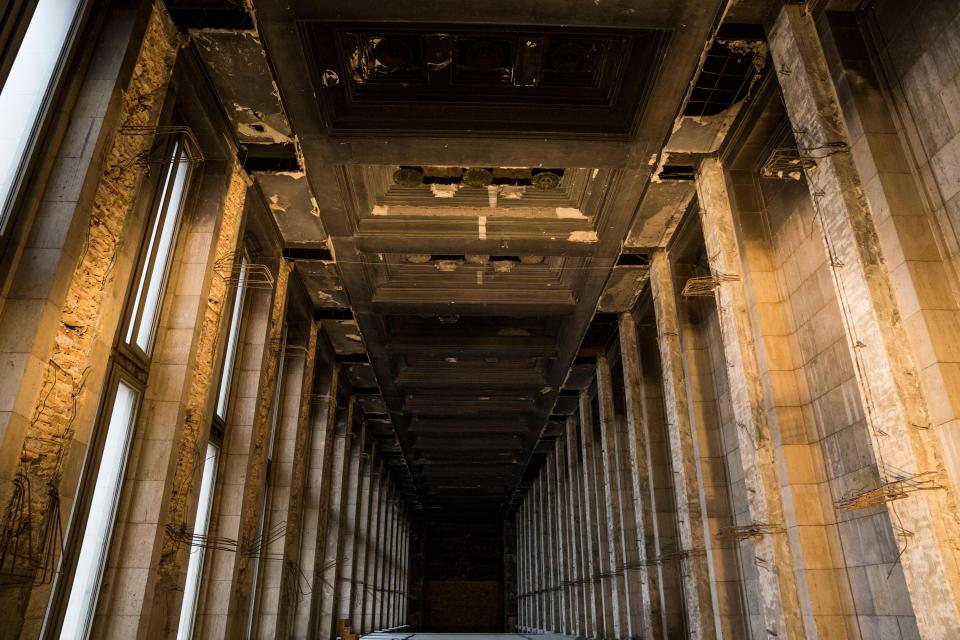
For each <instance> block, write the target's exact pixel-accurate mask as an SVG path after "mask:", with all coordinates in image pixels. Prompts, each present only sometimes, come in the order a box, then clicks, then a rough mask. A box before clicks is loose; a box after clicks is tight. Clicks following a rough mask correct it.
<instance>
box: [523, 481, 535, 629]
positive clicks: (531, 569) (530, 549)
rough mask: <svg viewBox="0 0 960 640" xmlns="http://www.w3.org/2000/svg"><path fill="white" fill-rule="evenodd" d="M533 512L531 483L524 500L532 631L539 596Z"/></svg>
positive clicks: (528, 627)
mask: <svg viewBox="0 0 960 640" xmlns="http://www.w3.org/2000/svg"><path fill="white" fill-rule="evenodd" d="M533 511H534V493H533V484H532V483H531V485H530V488H529V489H528V490H527V497H526V500H524V531H525V532H526V533H525V536H526V547H527V569H526V574H527V578H526V581H527V586H526V593H527V595H526V609H527V614H526V623H525V624H526V629H527V631H530V630H532V629H534V628H536V620H537V611H536V609H537V596H536V594H535V591H536V589H537V583H536V554H535V551H534V548H535V544H536V538H535V536H534V534H535V532H536V527H535V526H534V522H533Z"/></svg>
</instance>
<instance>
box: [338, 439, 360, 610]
mask: <svg viewBox="0 0 960 640" xmlns="http://www.w3.org/2000/svg"><path fill="white" fill-rule="evenodd" d="M351 426H352V425H351ZM364 432H365V425H360V432H359V433H355V432H352V433H351V444H350V457H349V465H348V467H347V474H346V478H345V479H344V482H345V483H346V486H345V487H344V503H343V504H344V507H343V509H341V510H340V545H339V546H340V551H339V554H338V557H337V582H336V585H335V587H336V600H335V602H336V610H335V611H336V613H335V616H334V624H336V623H337V622H339V621H341V620H346V621H348V622H349V620H350V612H351V608H352V607H351V604H352V603H351V597H352V596H353V582H354V580H355V579H356V573H355V565H354V550H355V549H356V544H357V516H358V515H359V506H360V505H359V502H360V501H359V499H358V498H359V495H358V494H359V492H360V467H361V466H362V463H363V457H364V444H365V443H364V440H365V438H364V435H365V433H364Z"/></svg>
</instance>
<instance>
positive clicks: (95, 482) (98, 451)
mask: <svg viewBox="0 0 960 640" xmlns="http://www.w3.org/2000/svg"><path fill="white" fill-rule="evenodd" d="M160 151H161V155H160V157H161V158H163V159H164V164H163V166H162V170H161V171H159V172H158V173H159V174H160V175H159V179H158V186H157V189H156V191H155V198H154V201H153V204H152V211H153V212H154V215H153V217H152V219H151V220H150V221H149V222H148V224H147V227H148V228H147V231H146V234H145V239H144V241H143V247H142V248H141V252H140V253H141V259H140V263H139V264H140V268H139V270H138V271H137V273H136V275H135V277H134V285H135V287H134V288H133V289H132V290H131V292H130V294H129V296H128V300H130V301H131V304H130V305H129V306H128V320H127V322H125V323H124V324H123V325H122V326H121V327H120V330H119V336H118V343H119V344H118V345H117V348H116V349H115V350H114V352H113V354H112V356H113V358H112V360H113V362H114V367H113V371H114V373H113V375H112V376H111V379H110V383H109V384H107V385H106V387H105V389H106V391H105V395H104V398H105V400H106V402H105V404H104V406H103V409H102V410H101V418H100V423H99V425H98V427H97V428H96V429H95V430H94V435H95V440H94V441H93V442H94V443H95V444H94V446H93V448H92V449H91V450H90V452H89V454H88V462H87V465H88V468H85V469H84V472H83V473H84V479H83V481H82V482H81V485H80V489H79V491H78V492H77V501H76V506H75V508H74V514H73V516H72V518H71V524H70V532H69V533H68V539H67V545H68V547H70V548H71V552H70V553H64V554H63V556H62V558H61V562H62V563H63V564H62V566H61V569H60V573H61V574H62V576H63V580H64V582H63V583H62V585H58V586H57V587H55V588H54V589H53V590H52V592H51V598H52V603H51V606H50V608H49V609H48V616H47V620H46V622H45V624H46V625H47V627H48V628H49V629H50V630H51V631H50V632H49V633H50V634H52V635H54V636H55V635H56V634H57V633H59V637H60V638H61V639H62V640H66V639H70V640H73V639H78V640H79V639H83V638H86V637H88V635H89V634H90V629H91V626H92V623H93V618H94V613H95V612H96V608H97V599H98V596H99V591H100V582H101V578H102V575H103V568H104V566H105V565H106V561H107V555H108V550H109V548H110V538H111V534H112V532H113V527H114V521H115V520H116V517H117V511H118V508H119V501H120V492H121V489H122V487H123V484H124V474H125V471H126V466H127V458H128V454H129V449H130V443H131V441H132V439H133V433H134V429H135V425H136V422H137V412H138V409H139V406H140V400H141V396H142V394H143V388H144V387H143V385H144V384H146V381H147V379H148V376H149V372H150V351H151V348H152V342H153V339H154V334H155V329H156V325H157V320H158V318H159V312H160V308H161V306H162V301H163V291H164V285H165V283H166V279H167V272H168V270H169V265H170V257H171V255H172V254H173V249H174V247H175V244H176V242H175V240H176V236H177V231H178V226H179V219H180V212H181V209H182V206H183V201H184V200H185V197H184V196H185V193H186V189H187V183H188V181H189V174H190V162H189V157H188V155H187V153H186V149H185V147H184V144H183V140H182V139H181V138H179V137H176V138H172V139H171V140H170V142H169V145H167V146H165V147H164V148H163V149H161V150H160ZM127 347H131V348H132V349H131V348H127ZM130 356H134V357H130ZM61 615H62V619H61V618H60V616H61ZM58 621H59V624H58ZM57 629H59V631H57ZM45 637H47V636H46V635H45Z"/></svg>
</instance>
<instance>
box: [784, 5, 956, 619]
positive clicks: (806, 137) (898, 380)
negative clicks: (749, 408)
mask: <svg viewBox="0 0 960 640" xmlns="http://www.w3.org/2000/svg"><path fill="white" fill-rule="evenodd" d="M770 52H771V57H772V60H773V65H774V68H775V69H776V72H777V78H778V80H779V81H780V86H781V88H782V90H783V96H784V104H785V105H786V108H787V113H788V115H789V117H790V122H791V126H792V128H793V130H794V131H795V132H797V133H796V137H797V142H798V145H799V146H800V147H801V148H802V149H804V150H806V151H805V152H806V153H807V154H808V155H811V156H816V157H817V158H816V160H815V166H811V167H809V168H808V169H807V171H806V175H807V180H808V183H809V184H810V187H811V195H812V197H813V203H814V207H815V209H816V211H817V215H818V218H819V220H820V223H821V225H822V230H823V235H824V241H825V244H826V247H827V251H828V253H829V255H830V258H831V261H832V263H833V264H834V265H835V267H834V286H835V290H836V292H837V296H838V299H839V300H840V301H841V304H842V305H843V308H844V313H845V316H846V318H847V322H846V323H845V325H846V326H845V329H846V332H847V338H848V340H849V347H850V351H851V356H852V358H853V360H854V362H855V363H856V365H857V366H856V373H857V381H858V384H859V386H860V391H861V396H862V398H863V399H864V405H865V409H866V412H867V423H868V428H869V429H870V431H871V438H870V443H871V446H872V451H871V454H872V455H873V457H874V459H875V460H876V461H877V466H878V470H879V472H880V482H889V481H893V480H896V479H897V478H898V477H902V476H906V477H913V476H915V475H917V474H927V473H929V474H932V475H931V476H930V477H932V478H933V482H934V483H935V484H940V485H941V486H947V485H949V482H948V480H947V478H946V474H944V473H943V471H942V470H943V468H944V466H945V465H944V458H943V452H942V449H943V442H942V441H941V440H940V439H939V437H938V435H939V434H938V433H937V432H936V431H935V430H933V429H929V427H930V425H931V423H932V421H931V412H930V406H928V403H927V401H926V399H925V398H924V396H923V394H922V390H921V388H920V377H919V372H918V369H917V366H916V362H915V360H914V357H913V353H911V351H910V348H909V345H910V341H909V338H908V336H907V331H906V329H905V327H904V325H903V323H902V321H901V317H902V311H901V309H900V308H899V307H898V304H897V298H896V296H895V293H894V289H893V285H892V283H891V278H890V274H889V272H888V270H887V265H886V263H885V260H884V255H883V246H882V245H881V242H880V239H879V236H878V231H877V228H876V225H875V221H874V218H873V215H872V214H871V212H870V209H869V206H868V203H867V200H866V197H865V195H864V189H863V184H862V182H861V178H860V174H859V173H858V171H857V167H856V166H855V164H854V161H853V158H852V156H851V154H850V153H849V149H850V139H849V132H848V130H847V127H846V124H845V122H844V121H843V111H842V108H841V106H840V104H839V100H838V98H837V94H836V91H835V87H834V86H833V84H832V83H831V81H830V72H829V68H828V65H827V61H826V58H825V56H824V52H823V48H822V46H821V43H820V41H819V38H818V35H817V31H816V27H815V25H814V23H813V21H812V19H811V17H810V15H809V14H808V13H806V12H805V11H804V7H801V6H794V5H788V6H784V7H782V8H781V9H780V13H779V14H778V16H777V19H776V21H775V23H774V26H773V28H772V30H771V31H770ZM875 488H877V487H862V489H864V490H867V489H875ZM885 507H886V509H887V510H888V512H889V513H890V517H891V520H893V521H895V522H898V523H899V525H900V526H901V527H902V528H903V529H905V530H907V531H910V532H911V533H912V535H911V536H910V539H909V541H905V542H907V543H906V544H904V543H903V542H901V549H902V554H901V556H900V563H901V565H902V567H903V571H904V576H905V579H906V582H907V587H908V589H909V590H910V595H911V601H912V604H913V608H914V612H915V614H916V617H917V625H918V627H919V629H920V632H921V635H923V636H925V637H931V638H932V637H945V636H949V635H954V634H956V633H958V632H960V605H958V594H960V569H958V566H957V563H956V561H955V550H954V548H953V547H954V545H955V541H956V540H958V539H960V524H958V522H957V519H956V518H955V517H954V514H956V513H957V512H958V507H957V504H956V500H955V494H954V491H953V490H952V488H951V489H950V490H933V491H919V492H916V493H914V494H912V495H910V496H909V497H907V498H906V499H902V500H896V501H893V502H887V503H885Z"/></svg>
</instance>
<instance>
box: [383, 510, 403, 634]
mask: <svg viewBox="0 0 960 640" xmlns="http://www.w3.org/2000/svg"><path fill="white" fill-rule="evenodd" d="M390 512H391V519H392V521H393V527H392V535H391V537H390V554H389V557H390V564H388V565H387V569H388V571H387V585H386V589H387V590H386V596H385V600H386V603H387V606H386V613H387V619H386V622H385V626H386V627H387V628H388V629H392V628H394V627H395V626H397V599H396V589H397V559H398V557H397V556H398V554H397V549H398V547H399V545H400V501H399V500H398V499H397V493H396V492H394V494H393V504H392V505H391V507H390Z"/></svg>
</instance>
